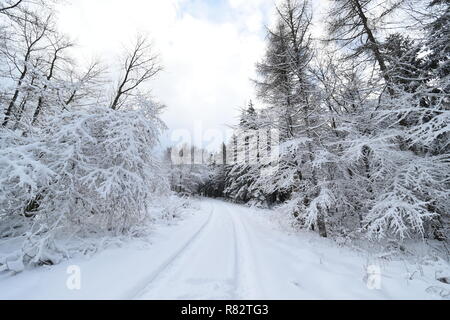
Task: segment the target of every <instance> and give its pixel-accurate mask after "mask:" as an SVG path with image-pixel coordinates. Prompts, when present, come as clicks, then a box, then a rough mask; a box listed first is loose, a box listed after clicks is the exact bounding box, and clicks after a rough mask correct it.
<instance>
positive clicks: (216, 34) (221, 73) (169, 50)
mask: <svg viewBox="0 0 450 320" xmlns="http://www.w3.org/2000/svg"><path fill="white" fill-rule="evenodd" d="M190 1H191V0H159V1H148V0H131V1H130V0H129V1H126V2H125V1H122V0H96V1H92V0H70V2H69V5H63V6H61V8H60V24H61V28H62V29H63V30H64V31H66V32H67V33H69V34H71V35H72V36H73V37H75V38H76V39H77V40H78V42H79V43H80V44H81V49H80V52H81V53H82V54H83V55H100V56H104V57H107V58H108V59H109V60H111V61H113V59H114V57H115V56H116V55H117V54H118V52H120V49H121V45H122V44H123V43H126V42H129V41H130V40H131V39H133V36H134V35H135V34H136V32H148V33H149V34H150V36H151V37H152V38H153V39H154V43H155V46H156V48H157V51H158V52H159V53H160V54H161V59H162V63H163V65H164V72H163V73H161V74H160V75H159V77H158V79H156V80H155V81H154V82H153V83H152V87H153V93H154V95H155V96H156V97H157V98H158V99H159V100H161V101H162V102H164V103H165V104H167V105H168V109H167V111H166V113H165V115H164V119H165V120H166V122H167V124H168V126H169V128H171V129H179V128H182V129H187V130H190V131H192V130H193V126H194V124H195V123H198V122H199V121H202V122H203V127H204V128H205V130H206V129H220V130H222V129H226V127H225V125H226V124H228V125H230V124H234V123H236V117H237V116H238V112H237V109H238V108H239V107H240V106H243V105H244V104H245V103H246V101H247V100H248V99H249V98H251V97H252V95H253V92H254V90H253V85H252V83H251V81H250V78H251V77H253V76H254V64H255V63H256V61H257V60H258V59H259V58H260V57H261V56H262V54H263V51H264V35H263V33H262V32H261V30H262V27H263V19H264V16H265V15H267V12H265V11H264V10H266V9H267V8H268V7H269V6H268V3H269V2H270V1H262V0H252V1H242V0H230V7H229V10H230V12H229V19H227V20H226V21H222V20H221V21H215V20H214V19H212V18H208V17H211V16H214V15H213V14H212V15H208V14H202V15H199V14H198V12H189V11H183V10H181V8H185V7H188V6H187V5H188V4H189V2H190ZM202 7H203V9H204V10H211V11H214V10H215V9H217V8H214V6H206V5H205V2H202ZM197 8H198V7H197ZM211 13H214V12H211Z"/></svg>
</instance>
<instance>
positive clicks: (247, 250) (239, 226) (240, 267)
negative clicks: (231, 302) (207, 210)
mask: <svg viewBox="0 0 450 320" xmlns="http://www.w3.org/2000/svg"><path fill="white" fill-rule="evenodd" d="M223 208H224V209H225V210H226V211H227V212H228V214H229V216H230V218H231V220H232V222H233V228H234V232H235V233H234V238H235V244H236V251H235V256H236V260H235V264H236V279H235V283H236V287H235V293H236V296H237V297H238V298H240V297H248V296H249V295H252V294H253V292H255V291H257V292H261V290H262V288H261V287H260V286H259V282H258V281H257V280H256V278H257V275H255V274H256V273H257V270H256V266H255V265H254V262H255V260H254V258H255V257H254V252H253V250H252V248H251V247H252V246H251V241H250V238H249V235H248V232H247V230H246V229H245V227H244V224H245V223H242V221H241V219H240V218H239V217H238V216H237V215H236V214H235V213H234V211H233V209H232V208H230V206H229V205H228V204H227V205H223ZM250 289H251V290H250Z"/></svg>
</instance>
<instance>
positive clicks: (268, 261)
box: [0, 199, 450, 300]
mask: <svg viewBox="0 0 450 320" xmlns="http://www.w3.org/2000/svg"><path fill="white" fill-rule="evenodd" d="M199 206H200V210H199V211H198V212H197V213H195V214H192V215H190V216H189V217H187V218H186V219H184V220H183V221H180V222H179V223H177V224H176V225H172V226H163V225H161V226H155V228H154V229H155V230H154V231H153V233H152V236H151V237H150V238H149V239H148V241H142V240H135V241H131V242H129V243H126V244H124V245H122V246H121V247H115V248H109V249H106V250H104V251H102V252H100V253H98V254H96V255H94V256H93V257H91V258H87V257H84V258H75V259H71V260H70V261H66V262H64V263H61V264H59V265H56V266H44V267H40V268H35V269H29V270H26V271H25V272H22V273H18V274H15V275H12V274H11V273H7V272H3V273H0V299H100V300H101V299H224V300H228V299H232V300H236V299H442V298H449V297H450V285H449V284H445V283H442V282H439V281H437V280H436V278H438V277H439V276H450V266H449V264H448V263H447V262H445V261H444V260H442V259H439V258H435V259H431V258H430V259H428V258H424V259H422V260H421V263H420V264H417V263H416V262H412V261H407V259H384V258H381V257H379V256H378V257H377V256H374V255H371V254H369V253H367V252H366V253H364V252H362V251H357V250H355V249H351V248H349V247H346V246H339V245H338V244H337V243H336V242H333V241H331V240H328V239H321V238H319V237H318V236H317V235H316V234H313V233H311V232H300V233H293V232H291V233H289V232H286V230H283V228H281V226H280V225H279V224H278V223H276V222H275V221H274V220H273V219H271V217H273V215H271V214H270V211H269V210H259V209H253V208H248V207H244V206H240V205H236V204H231V203H227V202H223V201H219V200H211V199H202V200H201V201H200V203H199ZM72 265H76V266H79V267H80V270H81V289H80V290H69V289H68V288H67V286H66V281H67V279H68V277H69V275H68V273H67V268H68V267H69V266H72ZM371 265H375V266H377V267H379V268H380V271H381V273H380V276H381V282H380V286H379V289H372V290H371V289H369V288H368V286H367V278H368V274H367V268H368V267H369V266H371Z"/></svg>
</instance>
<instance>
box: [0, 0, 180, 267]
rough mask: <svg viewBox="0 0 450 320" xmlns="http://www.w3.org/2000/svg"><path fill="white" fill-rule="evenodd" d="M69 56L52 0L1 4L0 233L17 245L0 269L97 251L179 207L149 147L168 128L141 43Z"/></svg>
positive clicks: (152, 64) (146, 46)
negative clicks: (111, 57) (111, 54)
mask: <svg viewBox="0 0 450 320" xmlns="http://www.w3.org/2000/svg"><path fill="white" fill-rule="evenodd" d="M75 54H76V44H75V43H74V42H73V41H72V40H71V39H70V38H69V37H68V36H67V35H65V34H63V33H61V32H60V31H59V30H58V28H57V24H56V12H55V8H54V3H53V2H52V1H47V0H46V1H40V0H33V1H31V0H30V1H28V0H22V1H14V0H8V1H0V241H8V243H9V244H10V248H11V249H14V250H12V251H11V253H10V254H8V255H6V256H0V271H3V270H13V271H20V270H22V269H23V268H24V266H25V265H41V264H54V263H57V262H59V261H60V260H61V259H63V258H66V257H68V256H70V255H71V254H73V253H74V252H85V253H86V252H91V251H95V250H96V248H98V246H100V245H101V244H102V243H107V242H108V241H107V239H108V237H116V236H135V235H140V234H143V233H145V232H147V230H148V228H146V224H147V223H148V222H151V221H153V220H154V219H158V218H164V217H171V216H173V214H174V212H172V211H171V210H172V209H173V210H175V209H176V208H175V204H174V203H176V201H167V200H164V198H165V197H167V196H169V194H170V193H169V184H168V180H167V177H166V176H165V174H164V172H163V170H162V168H161V165H160V159H159V158H158V157H157V156H156V155H155V154H154V152H153V147H154V146H156V145H157V144H158V137H159V135H160V132H161V131H162V130H164V129H165V125H164V123H163V122H162V121H161V120H160V114H161V112H162V110H163V106H162V105H160V104H159V103H156V102H155V101H153V99H152V97H151V96H150V95H149V94H148V92H147V90H148V89H147V86H146V83H148V81H149V80H150V79H152V78H153V77H154V76H155V75H156V74H157V73H158V72H159V71H160V70H161V67H160V65H159V63H158V57H157V56H156V55H155V54H154V53H153V49H152V47H151V44H150V42H149V40H148V39H147V38H146V37H145V36H137V37H136V39H135V41H134V43H133V45H132V46H129V47H128V49H126V50H124V52H122V54H121V58H119V59H117V61H116V63H117V65H107V63H105V62H104V61H101V60H98V61H93V62H92V63H90V64H88V65H87V66H86V65H81V64H79V63H78V62H77V60H76V59H75V58H74V56H75ZM107 71H108V72H107ZM167 203H171V204H170V205H168V204H167ZM89 239H90V240H89ZM93 239H94V240H95V239H98V240H97V242H96V241H94V240H93Z"/></svg>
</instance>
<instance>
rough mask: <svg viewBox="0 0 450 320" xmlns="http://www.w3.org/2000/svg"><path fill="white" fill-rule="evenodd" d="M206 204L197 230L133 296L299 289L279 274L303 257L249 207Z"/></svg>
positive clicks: (246, 294) (248, 294)
mask: <svg viewBox="0 0 450 320" xmlns="http://www.w3.org/2000/svg"><path fill="white" fill-rule="evenodd" d="M202 206H203V210H202V211H204V212H209V214H208V215H205V222H204V224H203V225H202V226H201V228H200V229H199V231H198V232H196V233H194V235H193V237H192V238H190V239H189V240H188V241H187V243H186V245H185V246H183V247H182V250H180V251H179V252H177V253H176V254H174V255H173V258H172V259H170V260H169V262H168V263H166V264H164V265H163V268H161V269H160V270H158V272H156V273H154V274H153V275H152V277H151V278H150V279H149V281H148V283H147V285H145V287H144V288H142V290H139V291H137V292H136V294H133V295H132V296H130V297H129V298H133V299H243V298H245V299H252V298H255V299H256V298H263V297H266V298H269V297H271V296H273V294H276V295H277V296H280V295H284V294H286V295H287V296H290V297H292V293H293V292H292V290H294V291H297V293H298V294H299V293H300V292H301V289H300V288H299V287H298V284H296V282H295V281H288V283H286V282H285V281H282V280H283V279H282V278H281V276H282V275H283V274H291V275H292V271H293V270H290V269H291V268H292V266H295V265H296V263H294V262H295V261H297V262H298V261H299V260H298V259H296V258H297V257H296V256H295V255H293V254H292V251H291V250H289V249H288V248H287V247H286V245H283V244H282V243H280V242H277V241H273V240H274V239H273V238H271V237H270V233H271V230H268V229H266V228H267V226H266V228H264V226H263V225H261V224H260V223H258V221H257V220H255V219H252V216H251V212H249V211H250V210H249V209H247V208H245V207H241V206H238V205H234V204H230V203H226V202H222V201H216V200H204V201H203V202H202ZM272 232H273V231H272ZM289 259H291V261H289ZM289 282H290V283H289ZM286 285H290V286H291V288H290V289H291V290H286V289H287V286H286Z"/></svg>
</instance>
